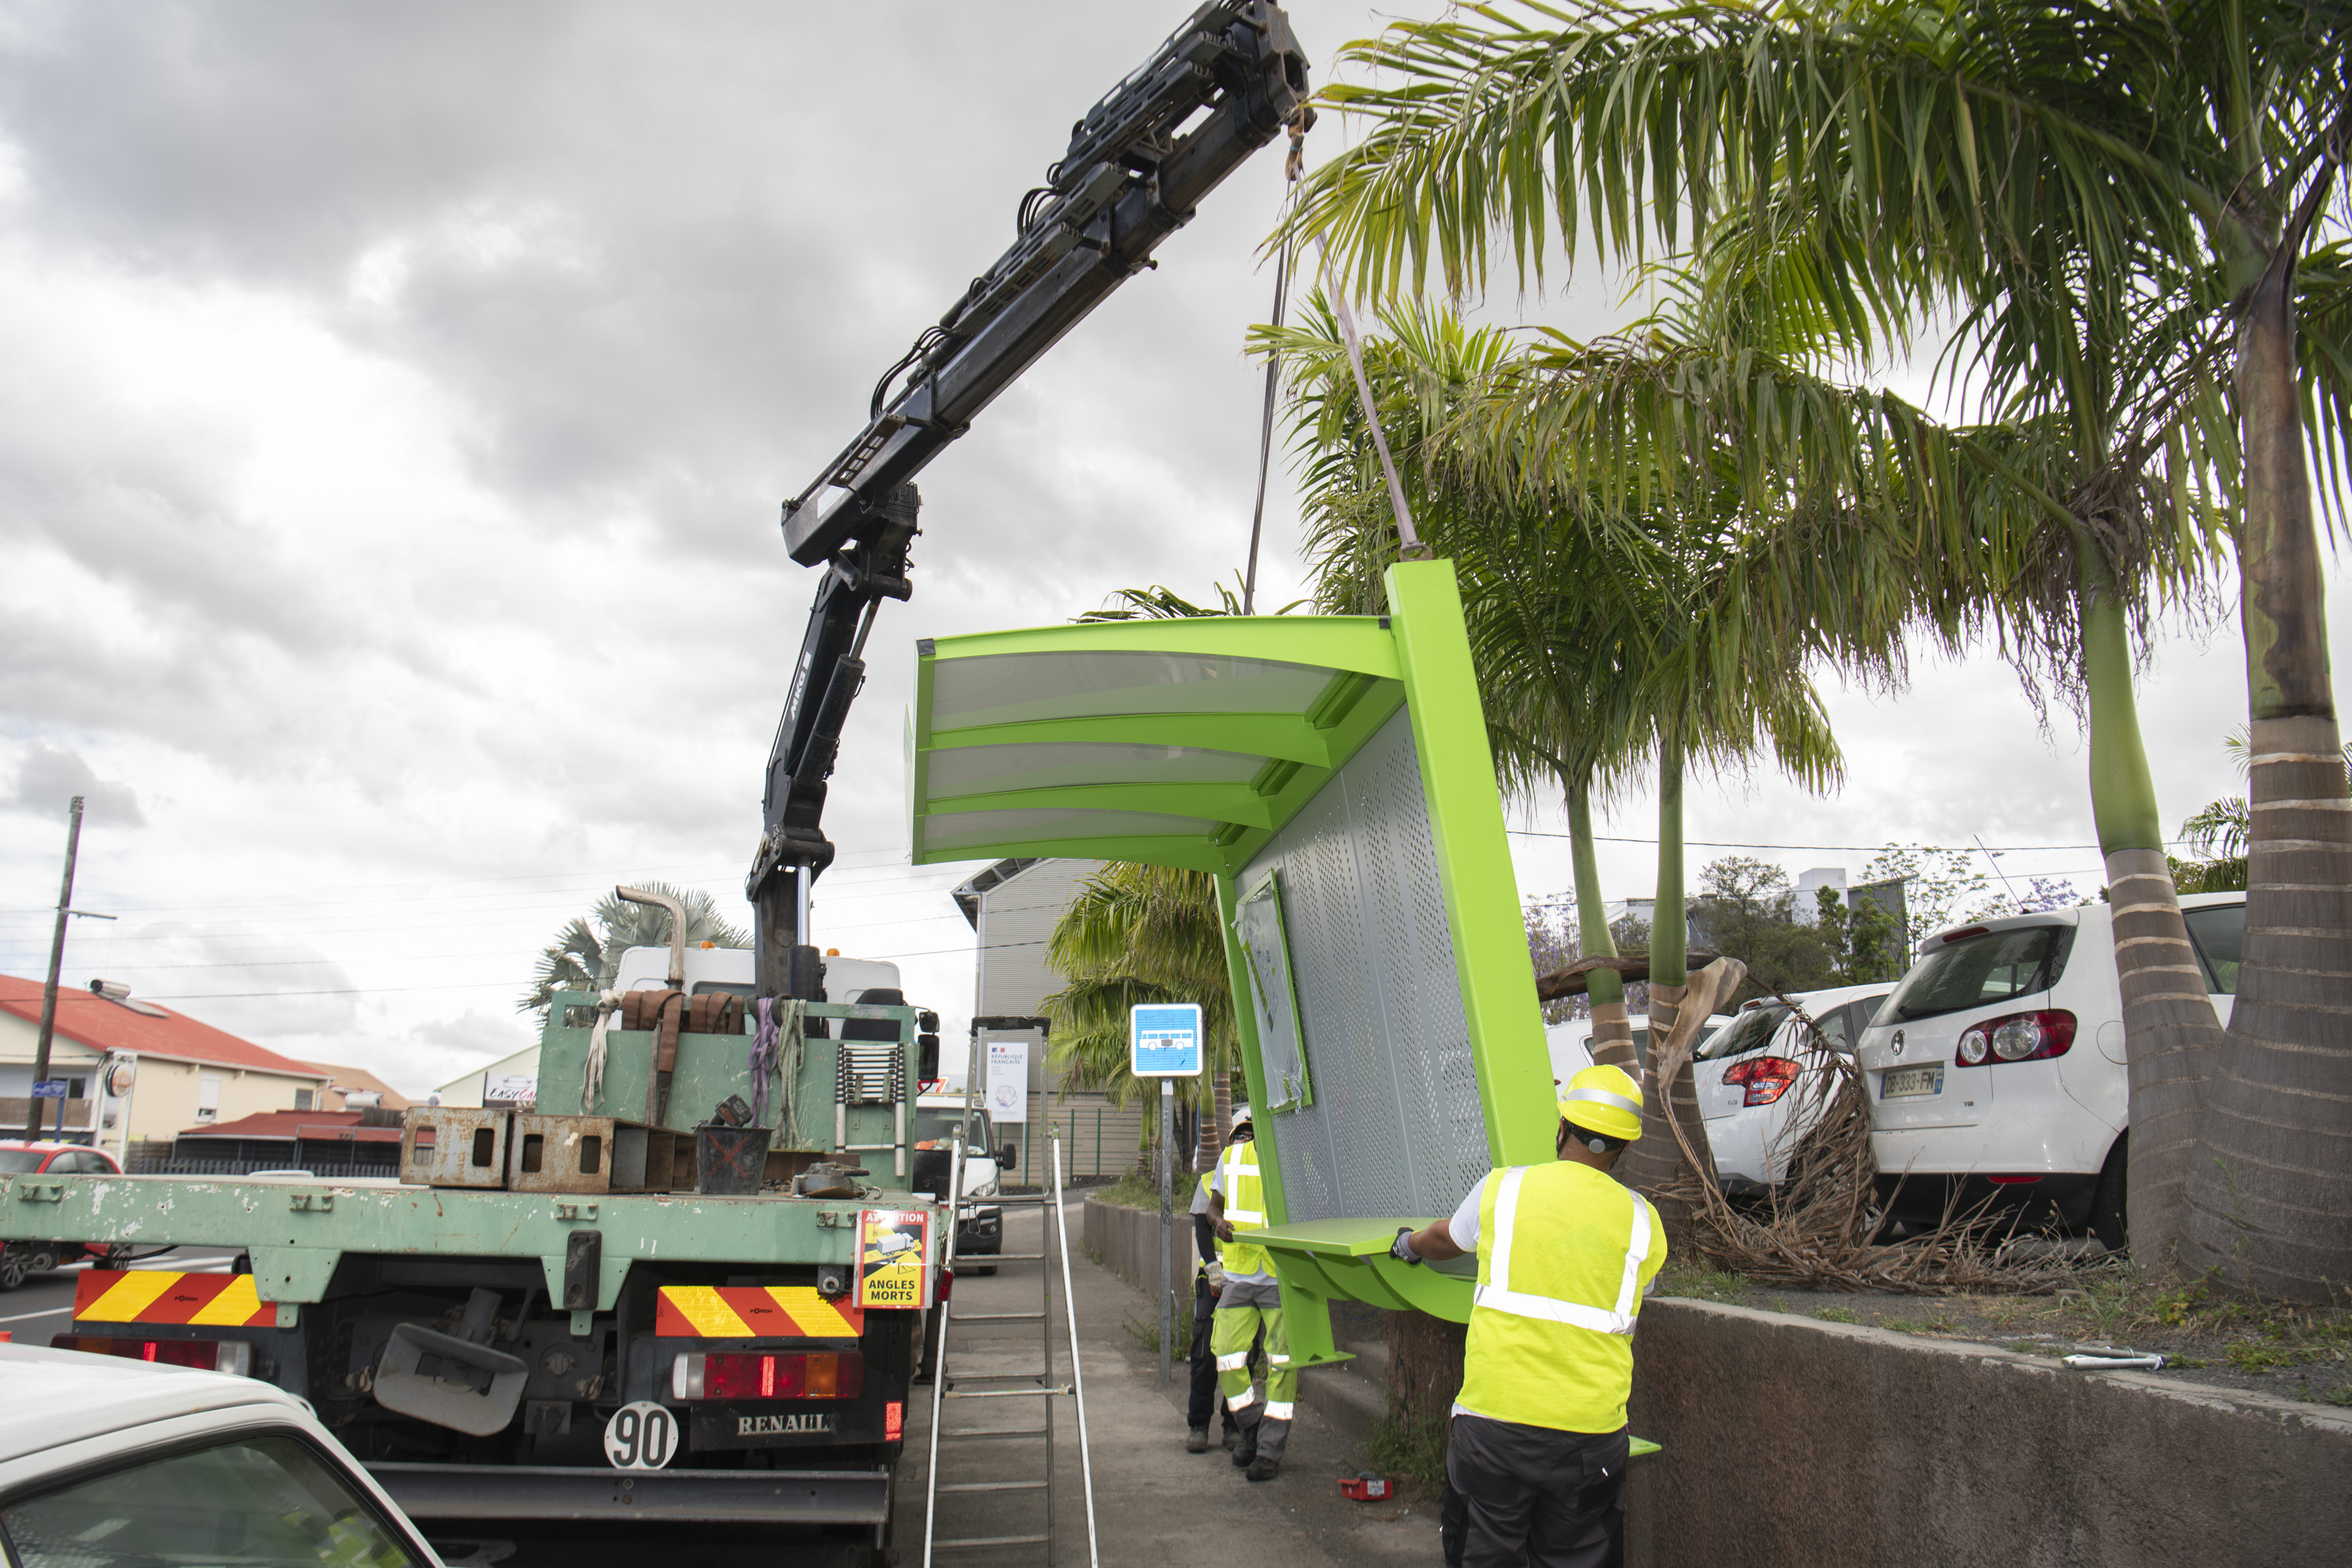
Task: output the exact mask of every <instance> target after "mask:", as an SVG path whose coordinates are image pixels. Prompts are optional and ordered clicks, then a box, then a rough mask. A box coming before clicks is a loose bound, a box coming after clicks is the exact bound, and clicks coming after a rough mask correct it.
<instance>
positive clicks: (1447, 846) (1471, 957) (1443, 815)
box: [1386, 560, 1559, 1166]
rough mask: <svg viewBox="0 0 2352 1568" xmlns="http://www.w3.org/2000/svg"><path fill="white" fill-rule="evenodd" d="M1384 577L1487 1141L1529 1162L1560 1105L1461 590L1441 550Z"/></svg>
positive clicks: (1501, 1153) (1504, 1158)
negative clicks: (1438, 554) (1438, 555)
mask: <svg viewBox="0 0 2352 1568" xmlns="http://www.w3.org/2000/svg"><path fill="white" fill-rule="evenodd" d="M1386 582H1387V586H1388V596H1389V609H1390V612H1391V616H1392V617H1393V622H1394V625H1395V627H1396V639H1397V649H1398V653H1399V654H1400V655H1401V658H1400V663H1401V664H1402V668H1403V680H1404V687H1405V693H1406V698H1405V710H1406V712H1407V713H1409V714H1410V715H1411V716H1412V743H1413V749H1414V750H1415V751H1416V752H1418V753H1419V754H1420V758H1421V784H1422V789H1423V792H1424V793H1425V795H1426V796H1427V798H1428V801H1429V828H1430V835H1431V837H1432V839H1433V841H1434V842H1435V848H1436V851H1437V874H1438V881H1439V883H1440V884H1441V885H1442V886H1443V887H1444V893H1445V921H1446V925H1447V927H1448V929H1449V930H1450V931H1451V932H1452V934H1453V936H1454V971H1455V973H1456V975H1457V976H1458V977H1459V978H1460V981H1461V986H1462V1009H1463V1013H1464V1015H1465V1018H1466V1019H1467V1021H1468V1023H1469V1026H1470V1052H1471V1057H1472V1060H1473V1061H1475V1063H1476V1064H1477V1069H1478V1090H1479V1099H1480V1100H1481V1101H1482V1102H1483V1103H1484V1106H1485V1111H1486V1145H1487V1148H1488V1150H1489V1152H1490V1153H1491V1154H1492V1155H1493V1156H1494V1160H1495V1163H1496V1165H1497V1166H1512V1165H1533V1164H1536V1163H1538V1162H1539V1161H1545V1160H1549V1159H1551V1158H1552V1157H1553V1147H1552V1145H1553V1138H1554V1134H1556V1133H1557V1132H1558V1130H1559V1110H1558V1108H1557V1101H1556V1100H1555V1098H1554V1096H1553V1092H1552V1082H1551V1056H1550V1052H1549V1051H1548V1050H1546V1048H1545V1045H1544V1036H1543V1009H1542V1007H1541V1004H1539V1003H1538V1001H1537V1000H1536V985H1535V974H1534V971H1533V970H1532V969H1531V968H1530V967H1528V937H1527V930H1526V926H1525V924H1524V916H1523V915H1521V913H1520V910H1519V884H1518V875H1517V872H1515V871H1514V870H1513V868H1512V865H1511V843H1510V840H1509V838H1508V837H1507V836H1506V834H1505V832H1504V828H1503V798H1502V794H1501V792H1500V791H1499V790H1498V789H1496V785H1495V757H1494V753H1493V751H1492V750H1490V749H1489V748H1488V747H1487V743H1486V710H1485V706H1484V705H1483V704H1482V703H1481V702H1480V700H1479V694H1478V676H1477V672H1476V670H1475V668H1473V666H1472V664H1471V663H1470V639H1469V633H1468V631H1467V629H1466V628H1465V626H1464V624H1463V620H1462V594H1461V591H1460V589H1459V588H1458V587H1457V586H1456V584H1455V582H1454V563H1453V562H1451V561H1444V560H1417V561H1415V560H1408V561H1399V562H1397V563H1396V564H1395V565H1394V566H1391V567H1390V568H1389V570H1388V573H1387V578H1386Z"/></svg>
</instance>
